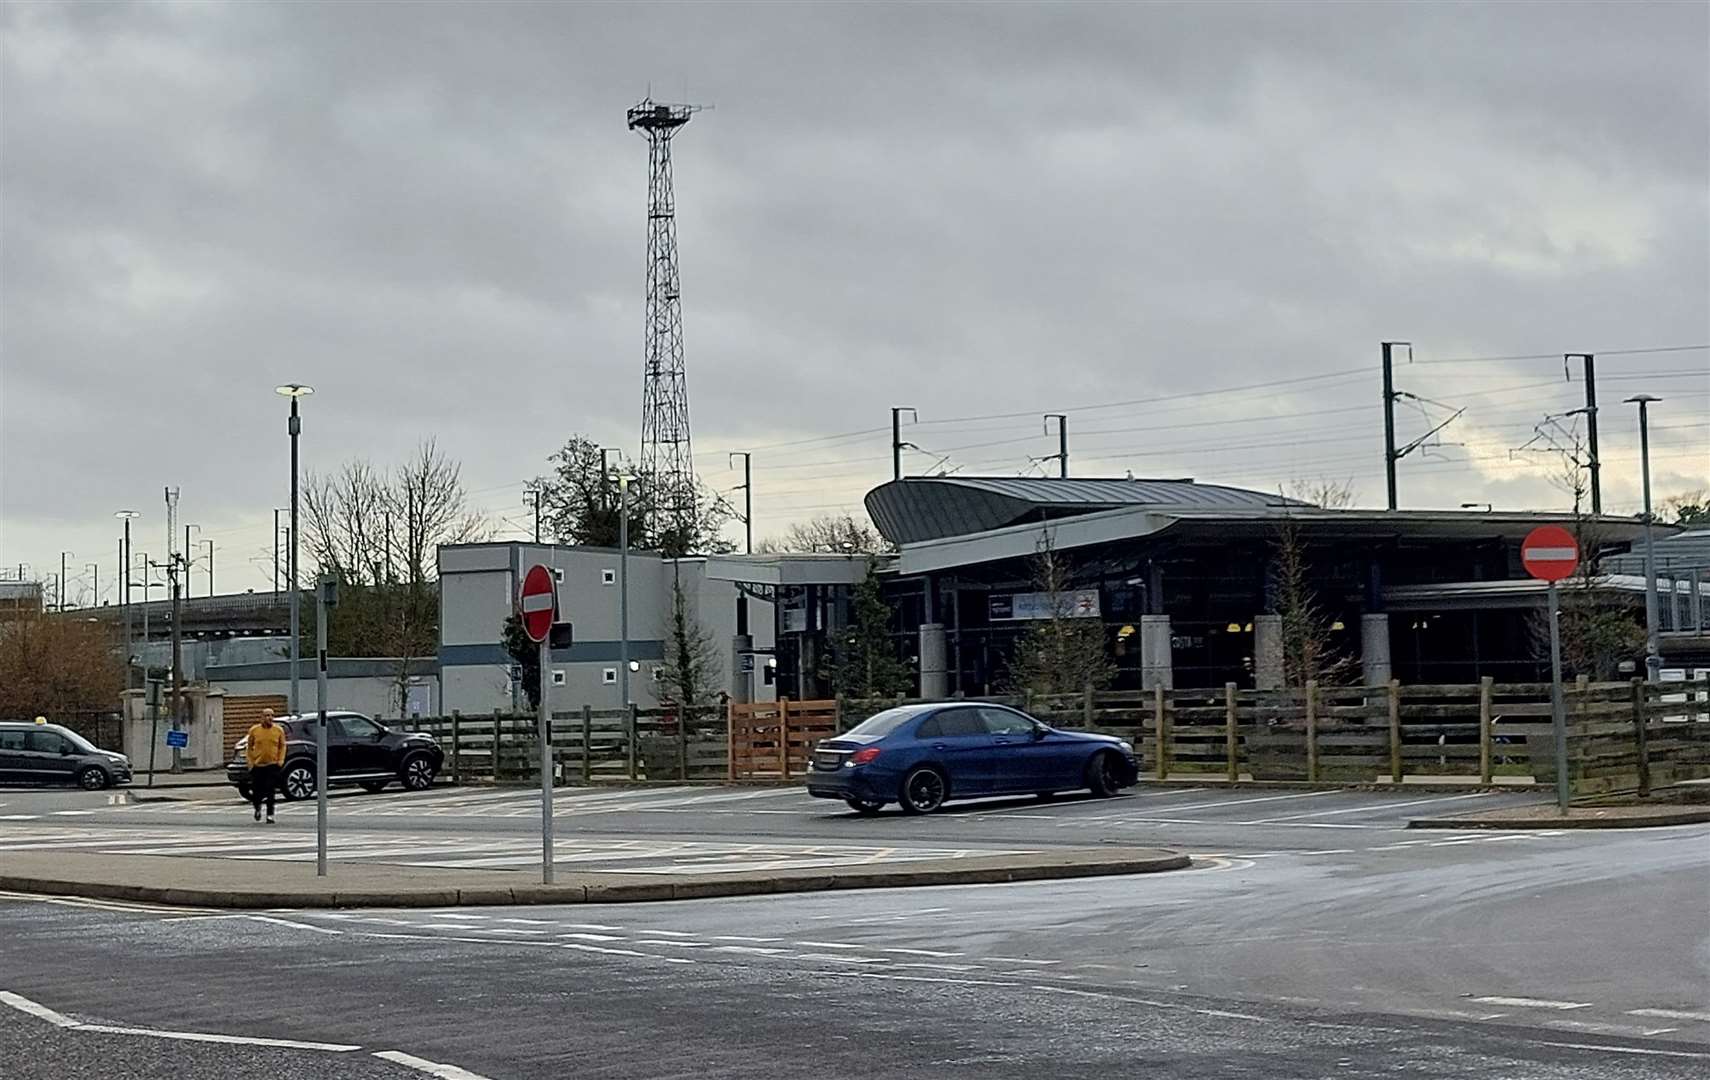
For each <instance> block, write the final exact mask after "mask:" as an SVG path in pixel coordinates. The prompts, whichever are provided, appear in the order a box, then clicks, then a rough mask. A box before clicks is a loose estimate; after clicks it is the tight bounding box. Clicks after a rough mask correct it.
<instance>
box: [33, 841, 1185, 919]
mask: <svg viewBox="0 0 1710 1080" xmlns="http://www.w3.org/2000/svg"><path fill="white" fill-rule="evenodd" d="M1188 865H1189V859H1188V857H1187V856H1186V855H1183V854H1180V853H1179V852H1174V851H1165V850H1162V849H1159V848H1131V847H1098V848H1063V849H1058V850H1055V851H1049V852H1032V853H1026V854H1002V855H969V856H962V857H959V858H953V859H951V858H943V859H918V860H906V861H904V860H897V861H892V862H883V863H871V864H859V865H842V866H818V867H801V868H798V869H783V870H769V871H736V872H731V873H705V872H684V873H676V872H673V873H668V874H636V873H628V874H624V873H600V872H594V873H589V872H580V873H569V874H565V873H560V874H559V875H558V880H557V881H556V882H554V883H553V884H551V885H543V884H541V883H540V881H539V879H538V873H539V871H538V870H535V871H526V870H443V869H435V868H433V867H421V866H394V865H385V864H375V863H360V864H358V863H339V862H336V861H335V862H333V863H332V864H331V865H329V867H328V873H327V876H326V877H316V876H315V873H314V867H313V866H312V865H307V864H303V863H282V862H273V861H264V860H245V859H206V858H194V857H188V856H186V857H178V856H163V855H90V854H78V853H73V852H62V851H25V852H7V853H6V854H5V856H4V860H3V861H0V889H3V890H10V891H13V892H28V893H42V894H47V895H53V896H81V897H91V898H98V899H105V900H126V901H131V902H133V903H149V904H170V905H173V906H176V907H194V908H236V909H246V910H255V909H260V908H367V907H378V908H387V907H475V906H511V905H519V904H619V903H652V902H658V901H666V900H697V899H706V898H710V897H727V896H759V895H768V894H772V893H797V892H821V891H826V890H831V889H894V888H910V887H918V886H923V885H973V884H992V883H1003V882H1018V881H1045V880H1052V879H1062V878H1080V877H1104V876H1114V875H1127V874H1148V873H1157V872H1160V871H1165V870H1180V869H1183V868H1184V867H1186V866H1188Z"/></svg>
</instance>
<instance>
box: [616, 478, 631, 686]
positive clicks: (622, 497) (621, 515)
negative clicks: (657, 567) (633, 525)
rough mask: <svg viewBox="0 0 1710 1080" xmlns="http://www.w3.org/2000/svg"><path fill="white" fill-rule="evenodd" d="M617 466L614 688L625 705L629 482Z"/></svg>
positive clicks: (627, 656) (627, 626) (627, 674)
mask: <svg viewBox="0 0 1710 1080" xmlns="http://www.w3.org/2000/svg"><path fill="white" fill-rule="evenodd" d="M631 479H632V477H631V476H630V474H629V472H628V470H626V469H622V468H620V469H619V470H618V474H617V482H618V684H619V686H618V692H619V693H620V694H622V695H623V706H624V708H626V709H627V708H629V483H630V480H631Z"/></svg>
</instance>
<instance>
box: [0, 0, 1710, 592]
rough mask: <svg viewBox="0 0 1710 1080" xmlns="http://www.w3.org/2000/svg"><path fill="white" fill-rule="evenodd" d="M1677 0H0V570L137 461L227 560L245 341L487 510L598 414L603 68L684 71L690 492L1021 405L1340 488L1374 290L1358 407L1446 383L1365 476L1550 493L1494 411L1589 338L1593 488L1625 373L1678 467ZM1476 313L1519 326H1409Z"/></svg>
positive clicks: (626, 352)
mask: <svg viewBox="0 0 1710 1080" xmlns="http://www.w3.org/2000/svg"><path fill="white" fill-rule="evenodd" d="M1707 11H1710V7H1707V6H1706V5H1705V4H1703V3H1678V4H1650V5H1646V4H1633V3H1622V4H1611V5H1597V4H1583V3H1581V4H1563V5H1553V4H1545V3H1528V4H1479V5H1464V6H1463V5H1451V4H1408V5H1403V4H1365V5H1354V4H1343V5H1335V6H1331V7H1316V6H1309V5H1287V4H1281V3H1267V4H1260V5H1239V4H1222V5H1213V4H1197V5H1185V6H1172V5H1131V6H1118V5H1114V4H1096V5H1094V4H1088V5H1062V4H1058V5H1045V6H1027V5H1022V4H1003V5H992V6H976V5H941V6H930V5H913V4H910V5H903V4H896V5H879V4H861V5H850V6H836V5H829V4H813V5H797V6H789V5H785V4H779V3H769V4H756V5H740V4H716V3H696V4H684V5H645V4H624V5H610V6H597V5H570V4H510V5H505V4H496V3H487V4H473V5H459V4H454V3H435V4H420V5H415V4H404V3H386V4H380V3H372V4H361V3H336V4H335V3H328V4H309V3H294V4H267V3H219V4H216V3H177V4H158V5H105V4H99V5H97V4H70V3H53V4H30V3H16V2H9V3H7V4H5V6H4V7H3V8H0V30H3V38H0V57H3V61H4V70H3V82H0V137H3V144H0V151H3V161H0V241H3V252H0V271H3V274H4V277H3V279H0V288H3V293H0V320H3V321H0V361H3V364H4V370H3V384H0V394H3V406H0V408H3V421H4V432H3V436H0V453H3V459H0V484H3V491H0V564H8V565H10V566H12V567H13V568H14V569H15V568H16V565H17V564H18V563H27V564H28V570H29V573H30V574H31V575H32V576H38V575H46V574H48V573H50V572H54V573H56V572H57V571H58V568H59V552H60V551H61V550H67V549H68V550H70V551H72V552H74V553H75V554H74V556H73V557H72V558H71V560H70V562H71V564H72V566H73V573H74V576H76V575H79V574H82V573H83V571H82V565H83V564H85V563H88V562H90V561H99V562H100V564H101V575H100V576H101V581H102V589H103V592H104V593H105V594H106V595H108V596H109V597H110V596H111V582H112V581H113V578H114V564H115V562H116V552H115V537H116V536H117V531H118V530H117V522H115V521H114V520H113V518H112V516H111V515H112V512H113V511H114V510H116V509H119V508H120V507H135V508H136V509H139V510H141V511H142V512H143V513H144V515H145V516H144V517H143V518H141V519H140V520H139V521H138V522H137V529H138V533H137V536H138V540H137V547H139V548H148V549H149V550H151V551H153V552H155V553H157V554H158V550H159V548H160V547H161V546H162V543H163V537H162V532H163V528H162V523H163V511H162V507H161V490H162V487H163V486H164V485H168V484H170V485H174V486H177V487H179V488H181V489H182V491H183V501H182V515H183V516H182V518H181V520H184V521H192V522H196V523H199V524H201V525H202V526H203V527H204V533H203V535H204V536H206V537H209V538H212V539H214V540H215V541H216V545H217V551H218V552H219V555H218V573H219V580H218V582H217V584H219V585H220V586H221V590H222V591H225V590H226V589H227V588H241V587H251V586H253V587H258V588H259V587H263V586H264V585H265V583H266V581H267V578H268V573H269V572H268V569H267V567H268V564H269V562H270V550H271V548H270V544H271V540H270V534H271V530H272V518H271V510H272V508H273V507H275V506H281V505H284V503H285V501H286V497H287V496H286V492H287V486H286V485H287V482H288V470H287V460H288V459H287V442H286V436H285V419H284V417H285V402H284V400H283V399H282V398H279V397H277V396H276V395H275V394H274V393H273V392H272V388H273V386H274V385H275V384H276V383H279V382H283V381H301V382H307V383H310V384H313V385H314V387H315V388H316V391H317V392H316V394H315V395H314V396H313V397H312V398H309V399H307V400H306V402H305V413H306V419H305V427H304V457H305V463H306V464H307V465H309V466H311V467H322V468H324V467H329V466H335V465H336V464H338V463H339V462H340V461H342V460H344V459H346V458H349V457H367V458H370V459H372V460H373V461H375V462H376V463H378V464H386V463H389V462H392V461H395V460H397V459H399V458H401V457H402V456H403V455H404V454H406V453H407V452H408V450H409V449H410V448H411V447H412V446H413V445H414V444H415V443H416V442H418V441H419V440H421V439H423V438H425V437H429V436H431V437H434V438H437V439H438V441H439V443H440V445H441V447H442V448H443V449H445V450H446V451H447V452H448V453H449V454H450V455H452V456H453V457H455V458H457V459H459V460H460V461H461V462H462V464H463V469H464V476H465V479H466V481H467V483H468V487H469V488H470V489H471V491H472V492H473V493H474V494H473V499H474V501H475V502H476V503H477V504H478V505H480V506H482V507H486V508H488V509H489V510H490V511H491V513H492V514H493V516H494V520H495V522H496V523H498V525H499V527H500V528H501V530H502V531H503V532H504V534H505V535H517V534H518V530H519V528H520V526H521V524H522V523H523V522H524V521H525V519H526V514H525V513H524V512H523V510H522V507H521V496H520V490H519V489H520V484H521V482H522V481H523V480H524V479H525V478H527V477H529V476H531V475H534V474H535V473H537V472H539V471H542V470H543V469H544V468H545V460H544V459H545V458H546V456H547V455H548V454H549V453H550V452H551V451H552V450H553V449H554V448H555V447H556V446H557V445H559V444H560V443H561V442H562V441H563V439H564V438H565V437H566V436H567V435H569V434H571V433H572V432H582V433H586V434H588V435H590V436H591V437H593V438H595V439H597V440H600V441H601V442H603V443H605V444H607V445H611V446H617V447H624V448H626V449H627V450H628V452H629V453H631V454H633V453H634V452H635V449H636V443H637V440H638V438H639V409H640V396H641V349H642V340H641V332H642V286H643V268H644V267H643V263H644V254H645V224H646V222H645V200H646V180H647V154H646V144H645V142H644V141H643V140H642V139H641V138H640V137H638V136H637V135H635V134H632V133H630V132H628V131H626V130H625V127H624V110H625V108H626V107H628V106H630V105H632V104H634V103H635V102H636V101H637V100H638V99H640V98H641V97H643V96H644V95H646V94H648V93H649V91H651V92H652V94H653V96H654V97H656V98H658V99H661V100H667V101H683V100H687V101H692V102H696V103H700V104H705V105H709V106H713V108H712V109H711V111H707V112H703V113H700V114H698V115H696V116H695V118H694V119H693V121H692V122H691V123H690V124H689V126H688V127H687V129H685V130H684V131H683V132H682V134H681V135H680V136H679V137H678V138H677V140H676V144H675V145H676V158H675V162H676V178H677V199H678V223H679V224H678V228H679V237H680V246H681V260H682V281H683V319H684V327H685V338H686V346H687V363H688V379H689V388H690V396H691V403H692V407H691V415H692V420H693V429H694V436H695V446H696V450H697V454H698V463H699V466H700V468H701V469H702V470H703V473H702V475H703V477H704V478H705V479H706V480H707V481H708V482H709V483H710V484H711V485H712V486H714V487H716V488H728V487H730V486H731V485H734V484H736V483H738V482H739V481H740V477H739V476H738V475H737V474H734V473H731V472H728V471H726V457H725V452H726V451H727V450H731V449H742V448H753V450H754V465H755V495H756V507H755V510H756V513H755V516H756V531H757V534H759V535H765V534H766V533H768V532H773V531H776V530H777V529H779V528H781V527H782V526H783V525H785V524H787V523H788V522H790V521H792V520H797V519H802V518H806V517H810V516H812V515H814V514H817V513H821V512H827V511H836V510H839V509H845V508H847V509H850V510H856V511H859V507H860V499H861V496H862V495H863V494H864V493H865V491H866V490H867V489H868V488H869V487H871V486H872V485H873V484H875V483H878V482H880V481H882V480H884V479H886V478H887V476H888V473H889V449H888V441H889V432H888V430H887V425H888V422H889V412H888V409H889V407H890V406H892V405H906V406H912V407H914V408H916V409H918V410H919V417H920V421H921V422H920V423H919V424H918V425H915V426H912V427H911V428H910V429H909V430H908V432H907V433H906V434H905V438H907V439H909V440H910V441H912V442H914V443H916V444H918V445H919V446H920V447H922V448H924V449H925V450H926V451H927V453H914V452H910V454H909V458H908V468H909V469H910V470H911V471H924V470H926V469H928V468H929V467H931V468H940V469H943V468H956V467H959V468H960V475H980V474H995V475H1014V474H1016V473H1017V472H1020V471H1024V470H1027V469H1029V468H1030V467H1031V468H1035V469H1037V468H1045V469H1051V468H1054V465H1053V464H1049V463H1048V464H1045V465H1043V466H1035V465H1032V464H1031V463H1030V461H1029V458H1030V457H1039V456H1042V455H1046V454H1049V453H1051V452H1053V450H1054V449H1055V443H1054V438H1050V437H1046V436H1045V435H1044V434H1043V430H1042V429H1043V424H1042V421H1041V419H1040V417H1039V414H1041V413H1044V412H1064V411H1067V412H1069V414H1070V432H1071V435H1072V436H1073V440H1072V442H1073V445H1072V447H1071V456H1072V461H1073V466H1074V471H1075V472H1076V473H1077V474H1082V475H1116V476H1120V475H1123V473H1124V472H1125V471H1127V470H1132V471H1133V472H1134V473H1135V475H1138V476H1193V477H1196V478H1200V479H1203V480H1215V481H1221V482H1228V483H1235V484H1244V485H1249V486H1255V487H1264V488H1267V489H1274V488H1275V487H1276V486H1277V485H1279V484H1281V483H1284V482H1286V481H1288V480H1290V479H1291V478H1297V477H1316V476H1320V475H1326V476H1332V477H1338V478H1352V479H1353V481H1354V483H1355V484H1356V486H1357V488H1358V490H1359V492H1360V496H1361V501H1362V502H1363V503H1364V504H1366V505H1381V503H1382V499H1383V479H1382V456H1381V455H1382V430H1383V429H1382V415H1381V409H1380V404H1379V402H1380V396H1379V395H1380V390H1379V375H1378V366H1377V358H1378V342H1379V341H1381V340H1383V339H1386V338H1390V339H1400V340H1407V341H1411V342H1414V343H1415V349H1414V355H1415V357H1416V358H1417V360H1418V361H1419V362H1417V363H1415V364H1413V365H1412V366H1405V365H1404V366H1402V367H1400V368H1399V369H1398V380H1397V381H1398V386H1399V388H1401V389H1404V390H1407V391H1410V392H1413V393H1415V394H1418V395H1420V396H1421V397H1423V398H1427V399H1430V403H1429V404H1419V405H1417V406H1416V405H1415V404H1414V403H1409V404H1408V405H1407V406H1406V407H1404V408H1403V409H1402V411H1401V413H1400V416H1399V428H1400V436H1401V438H1402V440H1404V441H1405V440H1411V439H1413V438H1414V437H1416V436H1418V435H1420V434H1423V433H1424V432H1425V431H1426V430H1427V429H1429V428H1430V427H1431V426H1432V425H1433V424H1435V423H1437V422H1439V421H1441V420H1442V419H1445V418H1446V417H1447V416H1448V415H1449V414H1450V412H1452V411H1453V410H1454V409H1457V408H1462V407H1465V408H1466V412H1465V414H1464V415H1463V416H1462V417H1461V419H1460V420H1458V421H1456V422H1455V423H1453V424H1451V425H1450V426H1449V427H1448V428H1446V429H1445V430H1444V432H1443V433H1442V436H1441V439H1442V442H1443V443H1444V444H1445V445H1443V446H1442V447H1441V448H1439V449H1436V450H1434V451H1424V450H1422V451H1420V452H1416V453H1415V454H1413V455H1411V456H1409V457H1408V458H1407V459H1406V460H1405V461H1404V462H1403V463H1402V466H1401V495H1402V503H1403V505H1404V506H1414V507H1419V506H1435V507H1456V506H1458V505H1459V504H1461V503H1463V502H1480V503H1483V502H1492V503H1495V504H1496V505H1497V506H1498V507H1515V508H1519V507H1528V508H1532V507H1547V506H1557V507H1559V505H1560V503H1561V500H1562V497H1561V496H1560V494H1559V493H1558V492H1556V491H1555V490H1554V489H1553V488H1551V487H1550V485H1549V484H1547V483H1546V482H1544V480H1543V479H1542V475H1543V473H1544V472H1545V471H1548V470H1549V469H1550V465H1549V463H1548V461H1547V459H1543V458H1536V457H1530V458H1525V459H1522V460H1518V461H1515V460H1510V458H1509V454H1508V451H1509V450H1510V449H1511V448H1513V447H1517V446H1520V445H1521V444H1522V443H1524V442H1525V441H1526V439H1527V438H1528V436H1529V434H1530V430H1531V427H1532V425H1533V424H1534V423H1536V422H1537V421H1539V420H1540V419H1541V418H1542V417H1543V416H1544V415H1545V414H1546V413H1549V412H1557V411H1561V410H1564V409H1569V408H1573V407H1575V406H1576V405H1578V404H1580V403H1581V395H1582V393H1583V389H1582V386H1581V384H1580V382H1579V378H1578V374H1577V371H1575V373H1574V376H1573V379H1572V380H1571V381H1569V380H1566V379H1564V373H1563V364H1562V361H1561V359H1560V357H1559V354H1560V353H1563V352H1570V351H1581V350H1598V351H1599V352H1600V353H1602V354H1603V355H1602V356H1601V357H1600V361H1599V365H1598V366H1599V376H1600V379H1599V381H1600V387H1599V389H1600V395H1599V396H1600V400H1601V403H1602V405H1603V413H1602V415H1603V418H1604V422H1603V426H1602V432H1601V434H1602V440H1601V441H1602V449H1603V456H1604V460H1605V490H1606V504H1607V506H1608V508H1609V509H1611V510H1615V511H1619V512H1632V511H1633V510H1635V509H1636V507H1637V503H1638V462H1637V448H1636V443H1637V437H1636V431H1635V428H1636V420H1635V416H1634V410H1633V407H1632V406H1626V405H1622V404H1621V403H1620V402H1621V399H1622V398H1624V397H1627V396H1629V395H1631V394H1633V393H1637V392H1640V391H1646V392H1650V393H1653V394H1656V395H1658V396H1659V397H1663V398H1665V399H1667V400H1666V401H1665V402H1663V403H1662V404H1661V405H1659V406H1656V408H1655V412H1654V413H1653V416H1654V420H1655V424H1654V429H1655V430H1654V438H1653V453H1654V458H1655V460H1654V461H1653V471H1654V475H1655V476H1656V486H1657V489H1658V492H1659V495H1660V494H1662V493H1667V492H1671V491H1677V490H1681V489H1685V488H1689V487H1695V486H1701V485H1704V484H1707V483H1710V352H1706V351H1704V350H1703V349H1702V348H1700V349H1697V350H1686V351H1671V352H1650V353H1630V354H1626V355H1616V354H1615V352H1616V351H1617V350H1635V349H1651V348H1661V347H1675V346H1702V345H1705V344H1706V343H1710V315H1707V299H1706V298H1707V297H1710V214H1707V201H1710V196H1707V191H1710V113H1707V103H1710V76H1707V72H1710V45H1707V43H1710V15H1707ZM1517 354H1518V355H1531V354H1544V355H1546V356H1547V355H1549V354H1557V355H1556V358H1555V359H1553V360H1551V359H1547V358H1539V359H1526V360H1512V361H1487V362H1477V363H1457V364H1426V363H1424V362H1423V361H1426V360H1444V359H1459V358H1465V357H1492V356H1494V357H1506V356H1511V355H1517ZM1315 376H1324V377H1322V378H1314V377H1315ZM1285 380H1286V381H1285ZM1256 384H1270V385H1256ZM1206 391H1217V392H1216V393H1202V392H1206ZM1188 394H1198V395H1201V396H1194V397H1183V396H1181V395H1188ZM1159 399H1164V400H1159ZM986 417H991V418H989V419H987V418H986ZM966 418H978V419H966ZM854 432H861V433H862V434H860V435H854V436H851V437H848V438H842V439H827V438H825V437H826V436H834V435H844V434H846V433H854ZM810 440H813V441H810ZM779 444H783V445H779ZM941 459H942V460H941ZM733 535H734V530H733ZM88 585H89V582H88V580H87V578H86V577H85V578H84V579H83V580H82V581H81V582H78V581H74V582H73V592H74V593H76V592H77V590H78V589H79V587H80V586H81V588H82V589H84V590H85V592H84V593H83V595H84V596H85V598H86V597H87V591H86V590H87V587H88ZM202 588H203V586H202V585H201V584H200V582H198V585H197V591H198V592H200V591H201V589H202Z"/></svg>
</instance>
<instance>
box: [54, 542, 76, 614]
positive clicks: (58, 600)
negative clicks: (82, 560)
mask: <svg viewBox="0 0 1710 1080" xmlns="http://www.w3.org/2000/svg"><path fill="white" fill-rule="evenodd" d="M76 554H77V552H75V551H62V552H60V553H59V585H58V587H56V588H55V589H54V592H53V599H54V603H55V604H57V605H58V606H59V610H61V611H64V610H65V581H66V578H65V560H66V559H68V558H70V557H71V556H73V555H76Z"/></svg>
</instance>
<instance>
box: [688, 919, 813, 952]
mask: <svg viewBox="0 0 1710 1080" xmlns="http://www.w3.org/2000/svg"><path fill="white" fill-rule="evenodd" d="M816 917H817V916H816ZM713 940H714V941H752V942H756V943H759V944H762V945H763V944H765V943H766V942H769V941H782V940H784V939H783V938H781V937H749V936H747V935H746V934H718V935H716V936H714V937H713Z"/></svg>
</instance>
